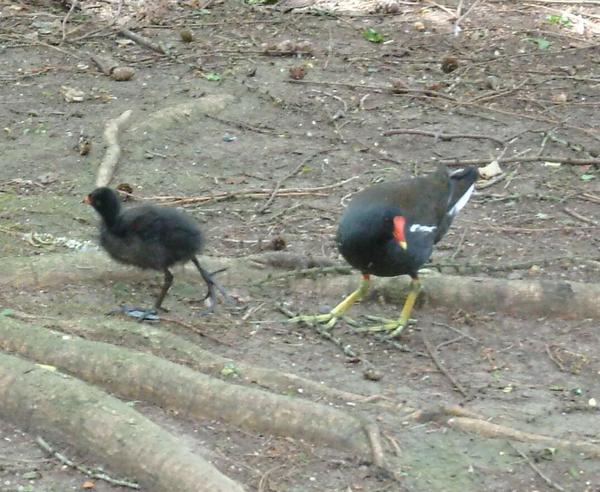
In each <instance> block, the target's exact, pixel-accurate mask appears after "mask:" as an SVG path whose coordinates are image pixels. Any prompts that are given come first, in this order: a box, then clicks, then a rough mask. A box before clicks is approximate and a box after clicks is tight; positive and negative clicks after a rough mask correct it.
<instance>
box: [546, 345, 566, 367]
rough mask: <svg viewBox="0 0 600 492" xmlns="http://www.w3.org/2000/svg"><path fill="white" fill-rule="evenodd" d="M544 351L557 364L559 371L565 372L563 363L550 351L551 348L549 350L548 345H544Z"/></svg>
mask: <svg viewBox="0 0 600 492" xmlns="http://www.w3.org/2000/svg"><path fill="white" fill-rule="evenodd" d="M546 353H547V354H548V357H550V360H551V361H552V362H554V363H555V364H556V365H557V366H558V368H559V369H560V370H561V372H566V369H565V366H564V364H563V363H562V362H561V361H560V360H559V359H558V358H557V357H555V356H554V354H553V353H552V350H550V345H546Z"/></svg>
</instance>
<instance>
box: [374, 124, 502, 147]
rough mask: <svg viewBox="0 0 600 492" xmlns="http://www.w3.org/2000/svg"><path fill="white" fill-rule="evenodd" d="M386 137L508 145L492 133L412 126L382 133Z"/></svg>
mask: <svg viewBox="0 0 600 492" xmlns="http://www.w3.org/2000/svg"><path fill="white" fill-rule="evenodd" d="M382 135H383V136H384V137H390V136H392V135H423V136H425V137H433V138H435V139H436V140H442V141H446V140H453V139H455V138H471V139H477V140H491V141H492V142H495V143H497V144H498V145H500V146H502V147H504V145H506V144H505V143H504V142H503V141H502V140H500V139H499V138H496V137H492V136H490V135H479V134H476V133H441V132H428V131H425V130H415V129H412V128H393V129H391V130H388V131H385V132H383V133H382Z"/></svg>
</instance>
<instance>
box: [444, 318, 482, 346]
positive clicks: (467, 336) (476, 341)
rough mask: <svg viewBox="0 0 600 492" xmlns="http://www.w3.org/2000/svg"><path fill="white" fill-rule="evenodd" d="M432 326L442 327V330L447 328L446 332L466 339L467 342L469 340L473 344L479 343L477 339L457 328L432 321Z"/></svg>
mask: <svg viewBox="0 0 600 492" xmlns="http://www.w3.org/2000/svg"><path fill="white" fill-rule="evenodd" d="M433 324H434V325H435V326H443V327H444V328H447V329H448V330H451V331H453V332H454V333H457V334H459V335H460V336H461V337H464V338H468V339H469V340H471V341H472V342H475V343H481V342H480V341H479V340H478V339H477V338H475V337H472V336H471V335H469V334H468V333H465V332H464V331H461V330H459V329H458V328H454V326H450V325H448V324H446V323H440V322H439V321H434V322H433Z"/></svg>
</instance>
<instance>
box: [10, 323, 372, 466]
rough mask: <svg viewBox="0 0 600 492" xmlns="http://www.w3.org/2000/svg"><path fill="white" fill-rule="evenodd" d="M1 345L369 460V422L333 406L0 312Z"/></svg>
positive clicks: (153, 397) (207, 413) (191, 414)
mask: <svg viewBox="0 0 600 492" xmlns="http://www.w3.org/2000/svg"><path fill="white" fill-rule="evenodd" d="M0 348H2V349H3V350H5V351H9V352H15V353H18V354H20V355H22V356H25V357H27V358H30V359H33V360H36V361H39V362H40V363H42V364H51V365H53V366H56V367H58V368H60V369H61V370H64V371H67V372H69V373H71V374H75V375H77V376H78V377H80V378H82V379H83V380H85V381H88V382H90V383H92V384H98V385H101V386H103V387H105V388H107V389H109V390H110V391H111V392H114V393H115V394H118V395H121V396H122V397H124V398H128V399H132V400H142V401H148V402H151V403H153V404H157V405H159V406H161V407H163V408H166V409H170V410H173V411H175V412H177V414H178V415H181V416H182V417H185V418H189V419H192V420H202V421H204V420H205V419H207V418H209V419H217V420H221V421H224V422H227V423H229V424H232V425H234V426H237V427H239V428H241V429H245V430H247V431H250V432H257V433H262V432H267V433H272V434H275V435H280V436H289V437H293V438H297V439H304V440H305V441H307V442H311V443H313V444H317V445H326V446H330V447H333V448H337V449H341V450H345V451H348V452H351V453H353V454H355V455H357V456H360V457H361V458H363V459H372V460H373V462H374V463H375V464H376V465H378V466H382V465H383V463H382V457H381V456H379V455H378V454H377V450H376V449H375V448H372V445H371V442H370V441H369V436H368V435H367V432H366V424H367V422H363V421H362V420H361V419H359V418H357V417H354V416H352V415H349V414H347V413H345V412H342V411H340V410H337V409H335V408H332V407H329V406H325V405H321V404H318V403H313V402H311V401H308V400H303V399H299V398H290V397H284V396H280V395H275V394H272V393H268V392H266V391H262V390H258V389H255V388H250V387H246V386H239V385H234V384H230V383H226V382H223V381H221V380H218V379H215V378H211V377H208V376H206V375H205V374H201V373H198V372H196V371H194V370H192V369H190V368H188V367H185V366H181V365H179V364H175V363H172V362H169V361H166V360H163V359H160V358H158V357H155V356H153V355H149V354H145V353H140V352H134V351H131V350H127V349H123V348H119V347H116V346H114V345H110V344H107V343H101V342H92V341H88V340H84V339H82V338H79V337H69V338H67V339H65V337H64V335H63V334H62V333H56V332H51V331H49V330H47V329H44V328H40V327H37V326H34V325H31V324H27V323H22V322H19V321H16V320H13V319H10V318H7V317H5V318H4V320H3V323H2V325H0Z"/></svg>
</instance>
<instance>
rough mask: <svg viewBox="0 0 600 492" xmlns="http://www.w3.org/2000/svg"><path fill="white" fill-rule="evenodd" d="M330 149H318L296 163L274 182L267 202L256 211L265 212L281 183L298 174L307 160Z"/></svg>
mask: <svg viewBox="0 0 600 492" xmlns="http://www.w3.org/2000/svg"><path fill="white" fill-rule="evenodd" d="M330 151H331V149H325V150H319V151H318V152H315V153H314V154H311V155H309V156H308V157H306V158H305V159H303V160H302V162H301V163H300V164H298V165H297V166H296V167H295V168H294V169H293V170H292V171H291V172H290V173H288V174H286V175H285V176H284V177H283V178H281V179H280V180H278V181H277V183H275V186H274V188H273V191H272V192H271V194H270V195H269V198H268V199H267V202H266V203H265V204H264V205H263V206H262V207H261V208H259V209H258V212H259V213H261V214H263V213H265V212H266V210H267V209H268V208H269V207H270V206H271V203H273V200H275V196H276V195H277V192H278V191H279V189H280V188H281V185H282V184H283V183H284V182H285V181H286V180H288V179H290V178H293V177H294V176H296V174H298V173H299V172H300V171H301V170H302V168H303V167H304V166H305V165H306V163H307V162H310V161H311V160H312V159H314V158H315V157H317V156H318V155H321V154H324V153H326V152H330Z"/></svg>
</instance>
